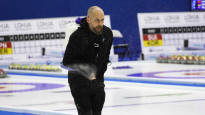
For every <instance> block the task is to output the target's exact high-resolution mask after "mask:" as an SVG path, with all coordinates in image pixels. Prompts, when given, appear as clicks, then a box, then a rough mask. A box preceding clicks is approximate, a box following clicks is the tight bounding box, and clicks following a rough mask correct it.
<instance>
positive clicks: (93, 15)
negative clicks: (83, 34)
mask: <svg viewBox="0 0 205 115" xmlns="http://www.w3.org/2000/svg"><path fill="white" fill-rule="evenodd" d="M87 22H88V25H89V28H90V30H91V31H92V32H94V33H95V34H97V35H100V34H102V31H103V24H104V12H103V10H102V9H101V8H100V7H98V6H92V7H90V8H89V9H88V13H87Z"/></svg>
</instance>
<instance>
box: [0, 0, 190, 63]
mask: <svg viewBox="0 0 205 115" xmlns="http://www.w3.org/2000/svg"><path fill="white" fill-rule="evenodd" d="M93 5H98V6H100V7H101V8H102V9H104V12H105V14H106V15H110V16H111V26H112V29H117V30H119V31H120V32H121V33H122V34H123V36H124V39H125V42H126V43H127V44H128V46H129V47H128V50H129V55H130V57H131V58H130V59H131V60H136V59H137V57H139V54H140V52H141V48H140V38H139V31H138V22H137V13H143V12H183V11H191V3H190V0H1V2H0V20H13V19H33V18H49V17H65V16H85V15H86V14H87V9H88V8H89V7H90V6H93Z"/></svg>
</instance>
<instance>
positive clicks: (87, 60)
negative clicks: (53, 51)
mask: <svg viewBox="0 0 205 115" xmlns="http://www.w3.org/2000/svg"><path fill="white" fill-rule="evenodd" d="M112 41H113V34H112V31H111V29H109V28H108V27H106V26H105V25H104V12H103V10H102V9H101V8H100V7H98V6H92V7H90V8H89V9H88V13H87V17H86V18H83V19H82V20H81V22H80V27H79V28H78V29H77V30H76V31H75V32H73V33H72V34H71V36H70V39H69V42H68V45H67V47H66V51H65V54H64V58H63V65H64V66H67V67H69V68H71V69H70V71H68V76H69V78H68V82H69V85H70V89H71V94H72V96H73V98H74V101H75V105H76V107H77V110H78V114H79V115H101V111H102V108H103V105H104V101H105V91H104V86H105V85H104V73H105V71H106V70H107V63H109V54H110V49H111V45H112Z"/></svg>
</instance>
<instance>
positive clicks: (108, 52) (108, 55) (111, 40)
mask: <svg viewBox="0 0 205 115" xmlns="http://www.w3.org/2000/svg"><path fill="white" fill-rule="evenodd" d="M109 36H110V40H109V48H108V51H107V54H106V56H107V57H106V60H107V63H109V62H110V60H109V57H110V51H111V47H112V42H113V33H112V31H110V35H109Z"/></svg>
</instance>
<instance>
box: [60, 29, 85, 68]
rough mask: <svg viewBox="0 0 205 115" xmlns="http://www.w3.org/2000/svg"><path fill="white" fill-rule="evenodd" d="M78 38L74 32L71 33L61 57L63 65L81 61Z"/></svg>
mask: <svg viewBox="0 0 205 115" xmlns="http://www.w3.org/2000/svg"><path fill="white" fill-rule="evenodd" d="M78 40H79V39H78V37H77V34H76V33H75V32H74V33H73V34H71V36H70V38H69V42H68V44H67V47H66V50H65V53H64V57H63V62H62V64H63V65H64V66H67V65H69V64H76V63H81V60H80V59H79V57H80V53H81V51H80V48H79V45H80V44H79V41H78Z"/></svg>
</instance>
